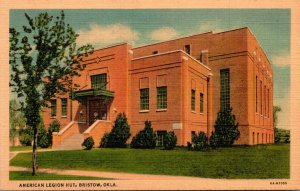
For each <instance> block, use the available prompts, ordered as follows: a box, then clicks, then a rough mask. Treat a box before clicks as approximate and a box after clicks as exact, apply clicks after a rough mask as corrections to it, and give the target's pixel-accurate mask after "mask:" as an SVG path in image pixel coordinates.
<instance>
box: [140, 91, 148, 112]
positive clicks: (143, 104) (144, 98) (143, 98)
mask: <svg viewBox="0 0 300 191" xmlns="http://www.w3.org/2000/svg"><path fill="white" fill-rule="evenodd" d="M140 110H149V88H144V89H140Z"/></svg>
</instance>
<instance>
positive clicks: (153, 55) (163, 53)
mask: <svg viewBox="0 0 300 191" xmlns="http://www.w3.org/2000/svg"><path fill="white" fill-rule="evenodd" d="M175 52H181V53H184V54H185V55H186V56H188V57H189V58H191V59H192V60H194V61H195V62H197V63H198V64H200V65H201V66H203V67H204V68H206V69H207V70H209V71H211V69H210V68H209V67H208V66H206V65H204V64H203V63H201V62H199V61H198V60H197V59H195V58H194V57H192V56H191V55H189V54H187V53H186V52H184V51H183V50H172V51H168V52H162V53H158V54H151V55H147V56H141V57H138V58H133V59H132V61H135V60H141V59H145V58H151V57H156V56H161V55H165V54H172V53H175Z"/></svg>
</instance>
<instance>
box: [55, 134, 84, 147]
mask: <svg viewBox="0 0 300 191" xmlns="http://www.w3.org/2000/svg"><path fill="white" fill-rule="evenodd" d="M83 140H84V137H83V134H74V135H72V136H70V137H69V138H67V139H65V140H64V141H63V142H62V143H61V145H59V146H58V147H57V149H58V150H76V149H83V147H82V146H81V144H82V143H83Z"/></svg>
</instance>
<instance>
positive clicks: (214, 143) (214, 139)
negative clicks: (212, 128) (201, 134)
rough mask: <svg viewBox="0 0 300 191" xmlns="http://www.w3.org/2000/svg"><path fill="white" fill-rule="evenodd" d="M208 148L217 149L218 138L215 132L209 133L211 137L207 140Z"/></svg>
mask: <svg viewBox="0 0 300 191" xmlns="http://www.w3.org/2000/svg"><path fill="white" fill-rule="evenodd" d="M209 146H210V147H211V148H213V149H215V148H217V147H218V137H217V135H216V134H215V132H212V133H211V136H210V138H209Z"/></svg>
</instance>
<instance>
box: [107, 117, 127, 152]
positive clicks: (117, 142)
mask: <svg viewBox="0 0 300 191" xmlns="http://www.w3.org/2000/svg"><path fill="white" fill-rule="evenodd" d="M130 135H131V134H130V126H129V125H128V122H127V117H126V115H125V113H119V114H118V116H117V118H116V121H115V124H114V126H113V128H112V130H111V132H110V133H109V136H108V141H107V147H109V148H125V147H126V141H127V140H128V139H129V137H130Z"/></svg>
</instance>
